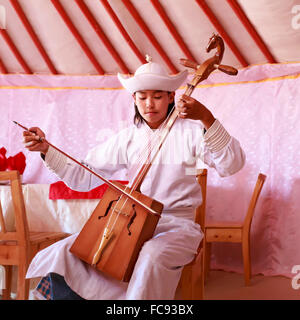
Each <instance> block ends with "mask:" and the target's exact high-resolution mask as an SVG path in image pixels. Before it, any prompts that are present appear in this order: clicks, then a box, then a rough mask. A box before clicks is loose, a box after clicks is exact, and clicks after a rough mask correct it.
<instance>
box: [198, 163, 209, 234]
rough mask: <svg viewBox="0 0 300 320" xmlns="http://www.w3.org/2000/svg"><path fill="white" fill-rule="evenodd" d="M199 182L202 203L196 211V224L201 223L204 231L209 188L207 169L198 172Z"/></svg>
mask: <svg viewBox="0 0 300 320" xmlns="http://www.w3.org/2000/svg"><path fill="white" fill-rule="evenodd" d="M197 181H198V183H199V185H200V186H201V192H202V203H201V204H200V206H199V207H198V208H197V209H196V212H195V222H196V223H199V224H200V226H201V229H202V230H204V226H205V209H206V187H207V169H199V170H198V171H197Z"/></svg>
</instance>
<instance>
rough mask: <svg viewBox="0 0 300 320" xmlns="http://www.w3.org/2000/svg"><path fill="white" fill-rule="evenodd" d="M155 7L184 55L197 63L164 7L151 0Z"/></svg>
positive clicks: (155, 0)
mask: <svg viewBox="0 0 300 320" xmlns="http://www.w3.org/2000/svg"><path fill="white" fill-rule="evenodd" d="M150 1H151V3H152V5H153V7H154V8H155V10H156V11H157V13H158V14H159V15H160V17H161V19H162V20H163V22H164V23H165V25H166V26H167V28H168V29H169V31H170V33H171V34H172V36H173V38H174V40H175V41H176V42H177V44H178V45H179V47H180V48H181V50H182V51H183V53H184V54H185V55H186V57H187V58H188V59H190V60H192V61H196V59H195V58H194V57H193V54H192V53H191V51H190V50H189V48H188V47H187V45H186V44H185V42H184V40H183V39H182V37H181V36H180V34H179V33H178V31H177V30H176V28H175V26H174V24H173V23H172V22H171V20H170V18H169V17H168V15H167V13H166V12H165V10H164V8H163V7H162V5H161V4H160V3H159V1H158V0H150Z"/></svg>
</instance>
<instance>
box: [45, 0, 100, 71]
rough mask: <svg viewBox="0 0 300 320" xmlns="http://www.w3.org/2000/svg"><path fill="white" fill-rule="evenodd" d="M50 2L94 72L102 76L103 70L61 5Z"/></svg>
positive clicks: (57, 0) (56, 0)
mask: <svg viewBox="0 0 300 320" xmlns="http://www.w3.org/2000/svg"><path fill="white" fill-rule="evenodd" d="M51 2H52V4H53V5H54V7H55V9H56V10H57V12H58V13H59V15H60V16H61V18H62V19H63V20H64V22H65V24H66V26H67V27H68V28H69V30H70V31H71V32H72V34H73V36H74V37H75V39H76V40H77V42H78V43H79V45H80V47H81V48H82V50H83V52H84V53H85V54H86V56H87V57H88V59H89V60H90V61H91V63H92V64H93V65H94V67H95V68H96V70H97V71H98V72H99V74H101V75H103V74H104V70H103V69H102V67H101V66H100V64H99V62H98V61H97V59H96V57H95V56H94V54H93V53H92V51H91V50H90V48H89V47H88V45H87V44H86V42H85V41H84V39H83V38H82V36H81V35H80V33H79V31H78V30H77V29H76V27H75V26H74V24H73V23H72V21H71V19H70V18H69V16H68V15H67V13H66V11H65V10H64V8H63V6H62V5H61V3H60V2H59V0H51Z"/></svg>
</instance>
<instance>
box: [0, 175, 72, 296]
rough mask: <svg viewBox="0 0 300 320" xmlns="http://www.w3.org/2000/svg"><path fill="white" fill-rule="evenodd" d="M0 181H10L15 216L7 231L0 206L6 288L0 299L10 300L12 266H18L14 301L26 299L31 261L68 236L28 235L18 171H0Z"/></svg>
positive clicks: (0, 253)
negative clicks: (42, 251) (37, 254)
mask: <svg viewBox="0 0 300 320" xmlns="http://www.w3.org/2000/svg"><path fill="white" fill-rule="evenodd" d="M0 181H9V182H10V187H11V195H12V203H13V208H14V216H15V231H7V228H6V226H5V221H4V216H3V212H2V207H1V203H0V227H1V230H0V265H3V266H4V268H5V283H6V288H5V289H3V290H2V299H3V300H9V299H10V293H11V282H12V266H18V280H17V299H18V300H27V299H28V295H29V279H25V275H26V272H27V269H28V266H29V264H30V262H31V260H32V258H33V257H34V256H35V254H36V253H37V252H38V251H40V250H41V249H44V248H46V247H47V246H49V245H51V244H53V243H54V242H56V241H58V240H61V239H63V238H65V237H67V236H69V234H67V233H63V232H29V229H28V223H27V218H26V210H25V204H24V198H23V192H22V186H21V181H20V175H19V172H18V171H2V172H0ZM41 209H42V208H41Z"/></svg>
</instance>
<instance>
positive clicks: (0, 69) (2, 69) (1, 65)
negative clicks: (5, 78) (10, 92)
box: [0, 59, 8, 73]
mask: <svg viewBox="0 0 300 320" xmlns="http://www.w3.org/2000/svg"><path fill="white" fill-rule="evenodd" d="M0 72H1V73H8V72H7V69H6V67H5V65H4V63H3V62H2V60H1V59H0Z"/></svg>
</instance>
